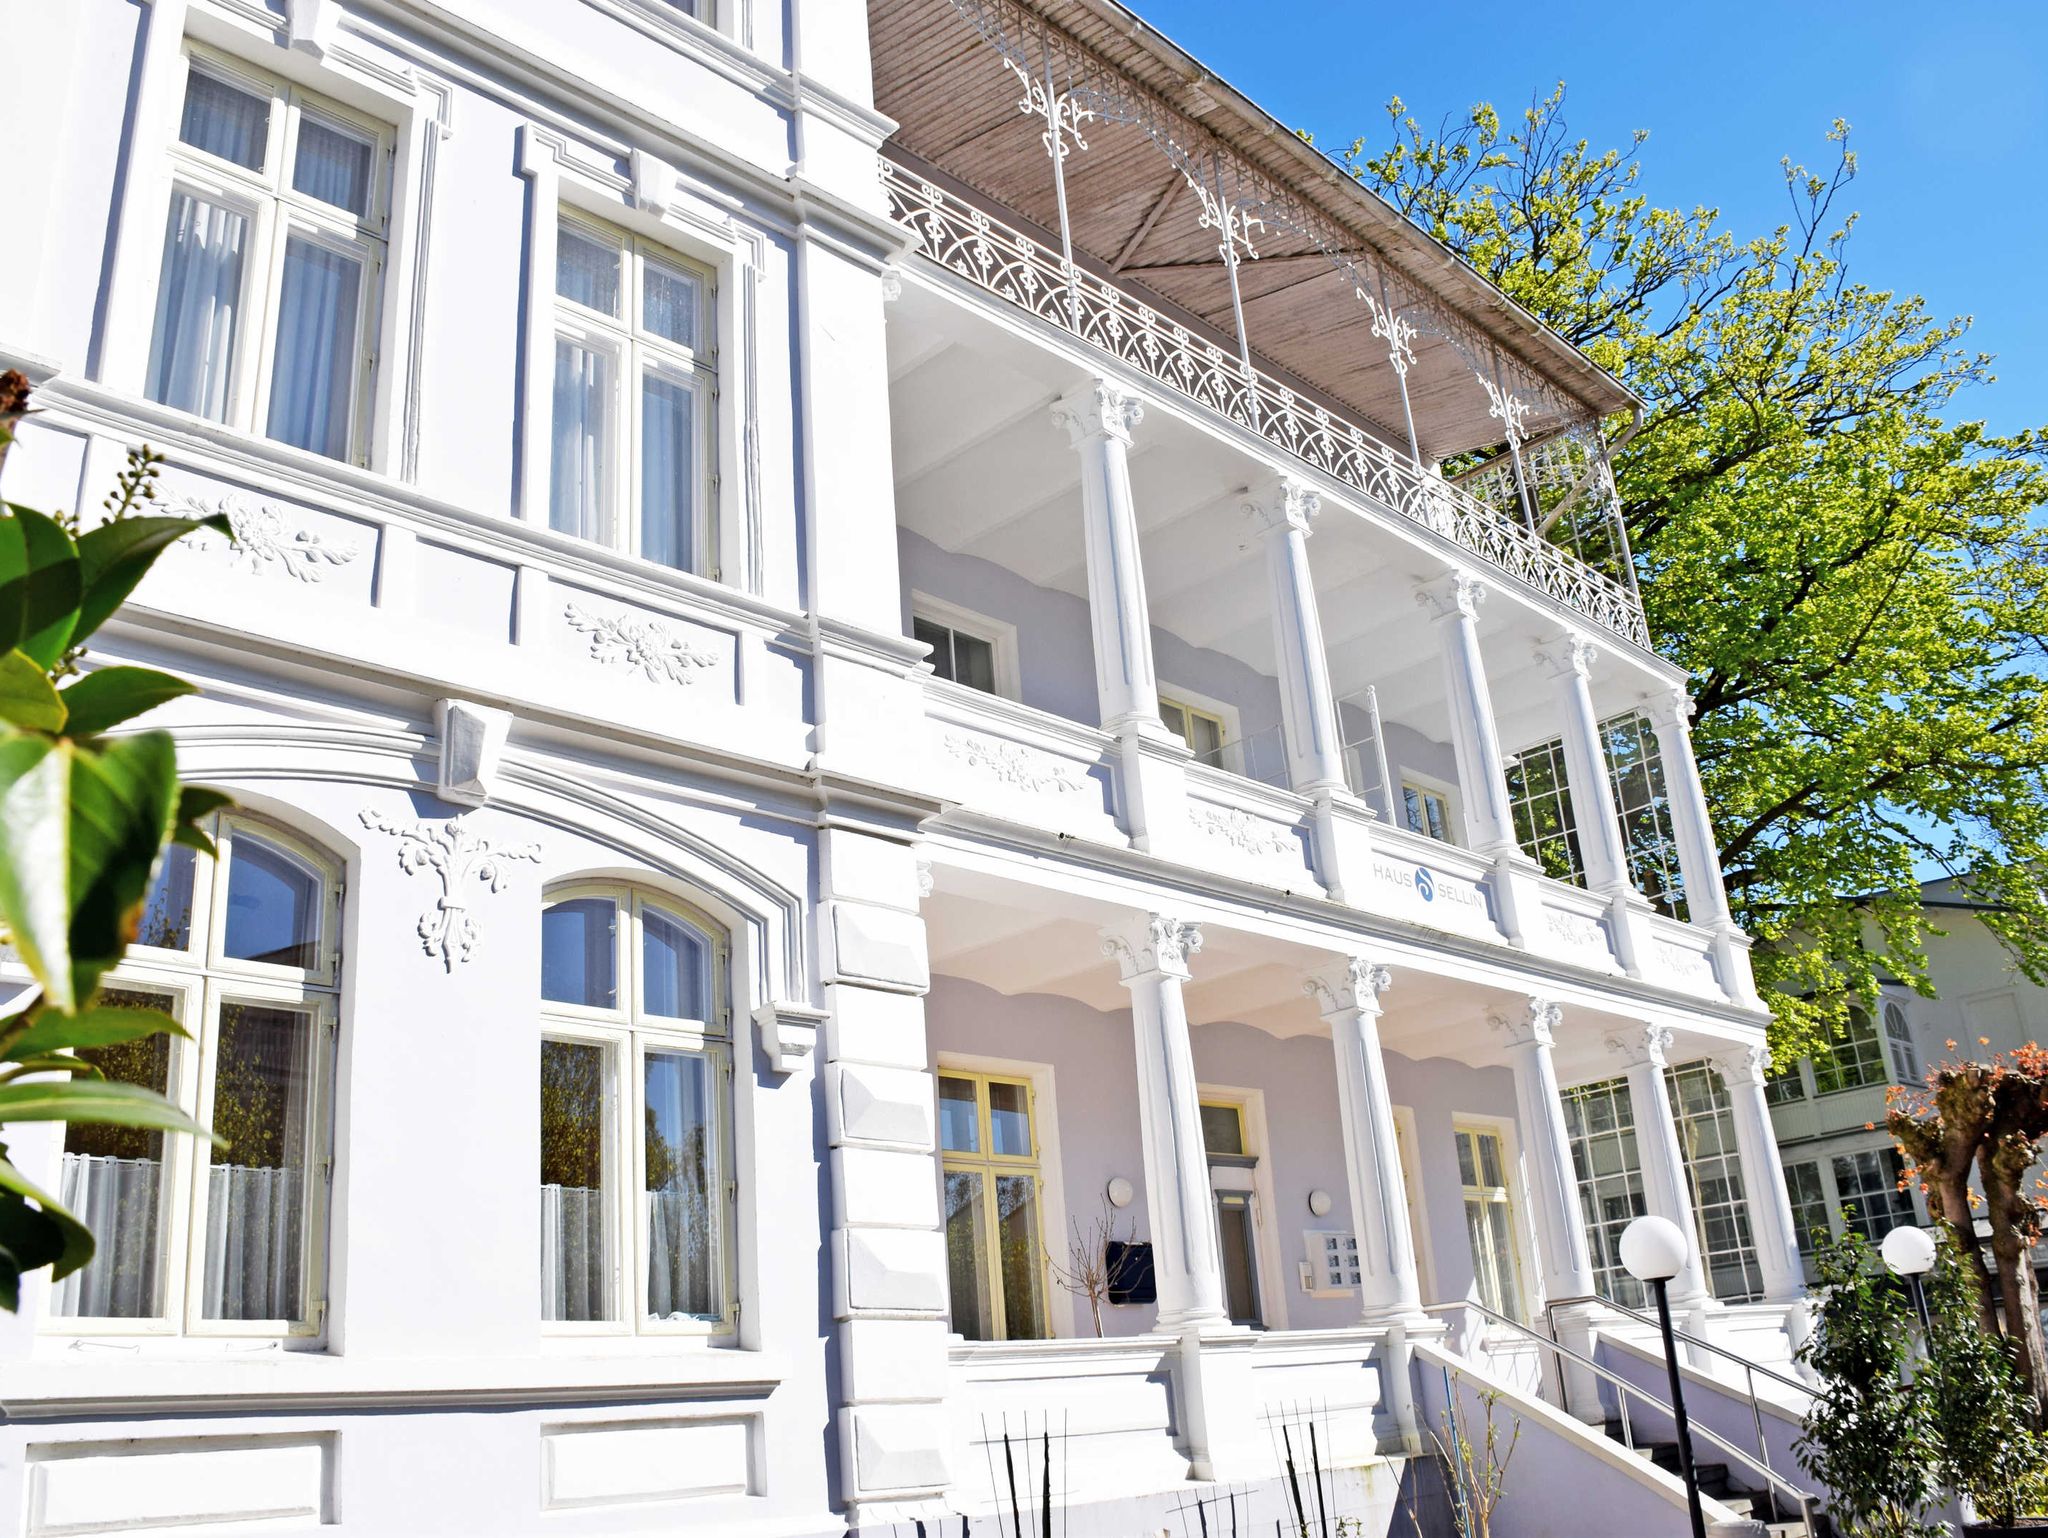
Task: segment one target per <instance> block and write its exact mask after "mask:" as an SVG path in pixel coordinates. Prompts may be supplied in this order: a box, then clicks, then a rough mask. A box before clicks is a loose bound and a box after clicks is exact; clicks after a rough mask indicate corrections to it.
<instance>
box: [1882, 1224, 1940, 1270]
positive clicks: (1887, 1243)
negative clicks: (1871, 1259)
mask: <svg viewBox="0 0 2048 1538" xmlns="http://www.w3.org/2000/svg"><path fill="white" fill-rule="evenodd" d="M1877 1253H1878V1254H1880V1255H1882V1256H1883V1257H1884V1263H1885V1264H1886V1265H1887V1266H1889V1267H1891V1269H1892V1271H1893V1272H1894V1273H1895V1274H1896V1275H1899V1276H1925V1275H1926V1274H1927V1273H1928V1272H1930V1271H1932V1270H1933V1269H1934V1235H1932V1234H1930V1233H1929V1232H1928V1231H1927V1230H1926V1229H1924V1228H1915V1227H1914V1226H1913V1225H1912V1224H1910V1223H1907V1224H1901V1225H1900V1226H1899V1227H1897V1228H1895V1229H1893V1230H1892V1231H1891V1232H1890V1233H1888V1234H1886V1235H1885V1236H1884V1242H1883V1243H1882V1244H1880V1245H1879V1246H1878V1247H1877Z"/></svg>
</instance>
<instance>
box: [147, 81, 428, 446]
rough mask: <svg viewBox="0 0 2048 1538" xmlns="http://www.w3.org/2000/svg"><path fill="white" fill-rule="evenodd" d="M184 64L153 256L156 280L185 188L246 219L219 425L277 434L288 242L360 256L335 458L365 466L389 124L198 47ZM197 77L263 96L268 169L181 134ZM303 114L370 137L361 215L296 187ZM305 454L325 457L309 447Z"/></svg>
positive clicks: (383, 258) (150, 339)
mask: <svg viewBox="0 0 2048 1538" xmlns="http://www.w3.org/2000/svg"><path fill="white" fill-rule="evenodd" d="M181 66H182V67H181V68H180V70H179V72H178V78H177V86H178V88H177V91H176V93H175V94H176V110H175V113H174V115H173V118H172V121H171V124H170V132H169V135H168V138H167V141H166V149H165V162H166V165H165V171H164V176H163V195H162V198H161V202H162V205H163V210H164V212H163V215H162V217H161V218H160V219H159V220H158V230H157V236H158V240H157V250H156V256H157V261H158V270H159V272H160V271H161V263H162V256H163V240H164V231H165V228H166V226H167V221H168V219H169V217H170V215H169V210H170V206H171V202H172V199H173V197H174V196H175V194H176V193H177V192H178V191H180V190H184V191H188V192H192V193H195V194H197V195H198V196H200V197H202V198H204V199H206V200H207V201H208V202H211V203H215V204H218V205H222V206H226V207H228V208H231V209H233V210H234V211H235V212H237V213H239V214H241V215H242V216H243V217H244V218H245V219H246V220H247V221H248V231H249V234H248V239H247V244H246V246H245V248H244V256H243V265H242V291H241V297H240V300H239V305H238V310H237V314H236V321H235V331H236V334H235V341H234V351H233V354H232V358H231V362H230V364H229V368H230V393H229V399H228V406H227V415H226V418H225V419H224V420H223V421H222V422H221V423H220V425H222V426H225V427H229V428H232V429H234V430H236V431H239V432H246V433H249V434H252V435H254V436H257V437H262V438H266V439H268V438H270V422H269V413H270V407H269V401H270V386H271V379H272V375H273V371H274V368H275V361H276V353H277V325H278V316H277V307H278V305H279V303H280V302H281V299H282V291H283V278H284V257H285V248H286V245H287V243H288V241H289V239H290V237H291V236H293V235H297V236H299V237H301V238H303V239H306V240H309V241H311V242H313V243H314V244H316V245H320V246H324V247H326V248H327V249H329V250H332V251H338V252H341V253H343V254H346V255H349V256H353V257H355V258H357V259H358V260H360V261H361V263H362V269H363V280H362V288H361V294H360V300H359V302H358V304H357V307H356V334H355V338H354V342H353V352H354V364H353V367H352V369H351V372H350V386H349V402H348V415H349V419H348V429H347V434H346V437H347V448H346V451H345V452H344V453H343V454H342V455H341V456H340V460H341V462H342V463H345V464H353V465H360V464H365V463H367V461H368V444H369V439H370V420H371V417H372V414H373V413H372V400H373V393H374V390H375V378H376V371H377V363H378V351H379V343H380V339H381V336H382V321H383V314H384V304H383V296H384V289H385V281H384V279H385V270H386V265H387V262H388V260H389V247H390V221H391V200H392V194H393V188H392V178H393V159H394V149H393V145H394V140H395V133H394V130H393V128H392V125H391V124H390V123H388V122H385V121H382V120H380V119H378V118H374V117H371V116H368V115H365V114H363V113H361V112H358V111H356V110H354V109H353V108H350V107H348V106H347V105H345V104H343V103H341V102H339V101H336V100H334V99H333V98H331V97H328V96H325V95H322V94H321V93H319V92H318V91H317V90H310V89H308V88H306V87H303V86H300V85H297V84H294V83H292V82H289V81H287V80H285V79H283V78H282V77H280V76H277V75H274V74H271V73H269V72H268V71H264V70H259V69H257V68H255V67H253V66H251V65H248V64H245V63H243V62H242V61H240V60H238V59H235V58H233V57H231V56H230V55H227V54H224V53H222V52H220V51H219V50H217V49H213V48H208V47H206V46H205V45H203V44H200V43H196V42H188V43H187V44H186V46H185V49H184V51H183V53H182V55H181ZM194 73H198V74H203V75H207V76H210V77H212V78H214V79H217V80H219V81H221V82H222V83H223V84H225V85H228V86H230V87H232V88H234V89H236V90H240V91H245V92H247V93H249V94H250V95H253V96H260V97H262V98H264V99H265V100H266V101H267V102H268V103H269V120H268V123H267V137H266V140H265V146H264V157H263V159H264V167H263V169H262V170H261V171H252V170H249V169H248V168H246V167H244V166H240V165H237V164H235V163H234V162H232V161H229V160H223V159H221V158H220V157H218V156H215V155H210V154H207V153H206V152H205V151H203V150H199V149H195V148H194V147H193V146H191V145H188V144H186V143H185V142H184V141H183V140H182V139H181V138H180V137H179V136H178V135H179V125H180V123H181V122H182V119H183V112H184V101H185V91H186V87H187V84H188V82H189V80H190V77H191V76H192V75H193V74H194ZM308 116H310V117H312V118H314V119H315V120H318V121H322V122H325V123H328V124H330V125H331V126H333V127H335V128H338V129H341V130H343V131H344V132H347V133H349V134H351V135H357V136H361V137H363V138H366V139H368V140H369V142H370V153H371V170H370V203H369V209H368V211H367V212H366V213H364V214H362V215H352V214H350V213H348V212H347V211H346V210H343V209H339V208H336V207H334V206H333V205H331V204H328V203H323V202H321V201H320V200H319V199H317V198H313V197H309V196H308V195H306V194H304V193H301V192H297V191H294V190H293V188H292V185H291V179H292V167H293V160H294V157H295V156H296V154H297V151H298V136H299V127H300V124H301V123H303V122H304V120H305V119H306V118H307V117H308ZM138 254H139V253H138ZM155 281H156V279H155V278H154V276H153V280H152V285H151V294H150V300H151V303H150V310H149V321H148V323H147V325H146V327H145V330H146V332H147V333H148V334H147V335H146V336H145V337H144V339H143V341H142V347H141V353H142V360H143V374H142V377H141V379H140V385H141V387H142V388H143V389H145V390H146V389H147V388H148V385H149V383H150V381H149V379H148V374H147V370H148V365H149V360H150V358H151V357H152V356H153V355H154V350H155V340H156V338H155V299H156V292H155ZM165 409H166V410H176V409H177V408H175V407H166V408H165ZM199 420H211V419H210V418H200V419H199ZM272 441H275V440H272ZM285 447H287V448H288V447H290V446H289V445H285ZM298 452H300V453H309V454H317V453H318V451H317V450H309V449H301V450H298ZM319 457H321V458H326V457H327V456H325V455H320V456H319Z"/></svg>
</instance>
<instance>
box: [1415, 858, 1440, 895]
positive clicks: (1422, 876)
mask: <svg viewBox="0 0 2048 1538" xmlns="http://www.w3.org/2000/svg"><path fill="white" fill-rule="evenodd" d="M1415 890H1416V891H1418V892H1420V893H1421V894H1422V900H1423V901H1424V902H1426V903H1427V902H1435V901H1436V881H1435V878H1433V877H1432V876H1431V875H1430V873H1429V867H1428V866H1426V865H1418V866H1416V867H1415Z"/></svg>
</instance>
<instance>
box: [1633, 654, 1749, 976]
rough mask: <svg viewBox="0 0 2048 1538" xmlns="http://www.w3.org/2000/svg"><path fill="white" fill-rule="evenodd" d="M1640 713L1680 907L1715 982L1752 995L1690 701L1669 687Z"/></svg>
mask: <svg viewBox="0 0 2048 1538" xmlns="http://www.w3.org/2000/svg"><path fill="white" fill-rule="evenodd" d="M1645 712H1646V713H1647V714H1648V716H1649V718H1650V726H1651V728H1652V730H1654V731H1655V732H1656V734H1657V756H1658V758H1659V760H1660V761H1661V762H1662V763H1663V766H1664V794H1665V798H1666V800H1667V802H1668V803H1669V805H1670V808H1671V831H1672V836H1673V837H1674V838H1675V839H1676V840H1677V842H1678V869H1679V872H1680V873H1681V874H1682V875H1683V876H1684V877H1685V906H1686V914H1687V916H1688V918H1690V920H1691V921H1692V922H1693V923H1694V924H1696V925H1698V926H1699V927H1700V928H1702V929H1706V930H1710V931H1711V932H1712V933H1713V936H1714V966H1715V969H1716V970H1717V971H1718V972H1719V973H1720V977H1721V986H1722V987H1723V988H1724V989H1725V990H1726V991H1727V993H1728V996H1729V997H1730V998H1732V999H1734V1000H1736V1001H1738V1002H1751V1001H1754V1000H1755V998H1756V982H1755V979H1754V977H1753V976H1752V974H1751V971H1750V964H1749V940H1748V937H1747V936H1745V935H1744V934H1743V933H1742V932H1741V931H1740V930H1738V929H1737V928H1736V927H1735V921H1734V919H1733V918H1732V917H1730V915H1729V912H1728V894H1727V891H1726V889H1725V888H1723V886H1722V885H1721V851H1720V848H1719V846H1718V845H1717V844H1716V842H1715V840H1714V823H1713V818H1712V817H1711V816H1710V815H1709V813H1708V811H1707V796H1706V790H1705V788H1704V787H1703V786H1702V784H1701V783H1700V766H1699V761H1698V760H1697V759H1695V758H1694V757H1693V748H1692V728H1691V726H1690V725H1689V724H1688V723H1689V722H1690V720H1691V717H1692V700H1691V699H1690V698H1689V697H1688V696H1687V695H1686V693H1685V691H1684V690H1683V689H1674V690H1672V691H1671V692H1670V693H1669V694H1668V695H1666V696H1664V697H1663V698H1662V699H1658V700H1653V701H1651V702H1650V703H1649V704H1648V705H1647V706H1646V707H1645Z"/></svg>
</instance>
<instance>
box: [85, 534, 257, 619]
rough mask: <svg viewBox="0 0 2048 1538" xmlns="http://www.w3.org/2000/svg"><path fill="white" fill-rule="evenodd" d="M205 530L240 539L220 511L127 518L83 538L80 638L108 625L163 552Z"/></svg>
mask: <svg viewBox="0 0 2048 1538" xmlns="http://www.w3.org/2000/svg"><path fill="white" fill-rule="evenodd" d="M202 528H204V529H212V530H214V531H216V532H217V533H220V534H224V535H226V536H227V537H228V538H230V539H232V538H234V532H235V531H234V528H233V526H232V525H230V524H229V522H228V521H227V519H226V518H225V517H223V516H222V515H220V514H219V513H215V514H214V515H213V516H211V517H208V518H123V519H121V520H120V521H119V522H118V523H103V524H101V525H100V526H99V527H98V528H96V529H91V530H88V531H87V532H86V533H85V535H84V536H83V537H81V538H80V539H79V541H78V560H79V575H80V584H81V588H82V592H81V594H80V598H79V606H78V608H79V612H78V629H77V631H76V633H75V635H74V639H75V640H80V641H82V640H84V639H85V638H86V637H87V636H89V635H91V634H92V633H93V632H94V631H95V630H97V629H99V628H100V626H102V625H104V624H105V623H106V622H107V617H108V616H109V615H111V614H112V613H113V612H114V611H115V610H116V609H118V608H120V607H121V604H122V603H123V601H124V600H126V598H127V597H128V595H129V594H130V593H132V592H134V591H135V585H136V584H137V583H138V582H140V581H141V580H142V579H143V578H144V577H145V576H147V575H148V574H149V568H150V567H152V566H154V565H155V564H156V558H157V557H158V556H160V555H162V554H163V553H164V551H165V550H167V549H169V548H170V546H171V545H172V544H173V543H175V542H176V541H177V540H179V539H182V538H183V537H184V536H185V535H187V534H190V533H191V532H192V531H193V530H194V529H202Z"/></svg>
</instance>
